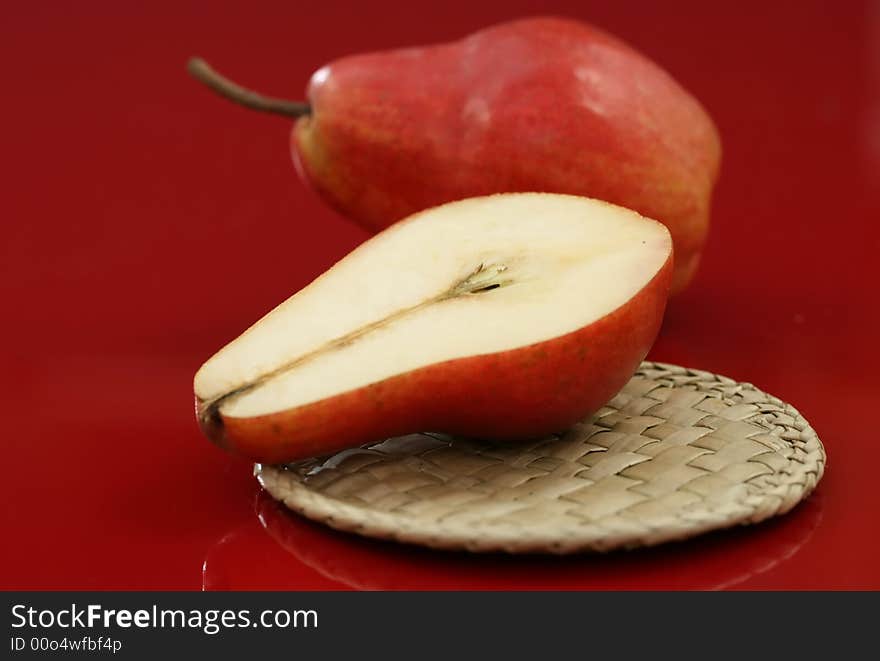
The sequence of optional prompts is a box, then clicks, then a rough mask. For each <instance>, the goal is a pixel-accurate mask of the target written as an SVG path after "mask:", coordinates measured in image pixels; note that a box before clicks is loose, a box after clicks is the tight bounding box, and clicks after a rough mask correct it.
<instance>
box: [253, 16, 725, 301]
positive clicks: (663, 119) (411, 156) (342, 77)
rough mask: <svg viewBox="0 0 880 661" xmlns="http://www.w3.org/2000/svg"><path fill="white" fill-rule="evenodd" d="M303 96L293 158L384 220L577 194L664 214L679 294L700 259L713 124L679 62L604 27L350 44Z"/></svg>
mask: <svg viewBox="0 0 880 661" xmlns="http://www.w3.org/2000/svg"><path fill="white" fill-rule="evenodd" d="M239 100H241V99H239ZM308 101H309V103H308V106H304V105H303V106H299V107H294V109H293V112H289V114H293V115H301V116H300V117H299V119H297V121H296V124H295V126H294V129H293V132H292V139H291V141H292V148H293V153H294V159H295V161H296V162H297V164H298V168H299V170H300V171H301V173H302V175H303V177H304V178H305V179H306V180H307V181H308V182H310V183H311V185H312V186H313V187H314V188H315V190H317V192H318V193H319V194H320V195H321V196H322V197H323V198H324V199H325V200H326V201H327V202H329V203H330V204H331V205H332V206H333V207H335V208H336V209H338V210H339V211H340V212H342V213H343V214H345V215H347V216H349V217H350V218H352V219H353V220H355V221H356V222H358V223H359V224H361V225H363V226H365V227H367V228H369V229H371V230H373V231H379V230H381V229H383V228H385V227H387V226H388V225H390V224H392V223H394V222H396V221H397V220H399V219H401V218H404V217H406V216H408V215H410V214H412V213H414V212H416V211H419V210H422V209H426V208H429V207H433V206H437V205H439V204H442V203H444V202H448V201H452V200H457V199H462V198H466V197H474V196H479V195H487V194H490V193H499V192H513V191H544V192H555V193H569V194H574V195H583V196H588V197H594V198H599V199H603V200H607V201H609V202H613V203H615V204H618V205H621V206H625V207H629V208H631V209H635V210H636V211H638V212H640V213H641V214H643V215H645V216H648V217H650V218H655V219H657V220H659V221H661V222H663V223H664V224H665V225H666V226H667V227H668V228H669V231H670V234H671V235H672V239H673V244H674V247H675V272H674V277H673V285H672V290H673V292H676V291H680V290H681V289H682V288H684V287H685V286H686V285H687V283H688V282H689V281H690V279H691V278H692V276H693V274H694V271H695V270H696V267H697V264H698V262H699V258H700V252H701V249H702V247H703V244H704V241H705V238H706V234H707V231H708V227H709V213H710V204H711V195H712V188H713V186H714V184H715V181H716V179H717V176H718V170H719V165H720V160H721V143H720V139H719V136H718V132H717V130H716V128H715V125H714V124H713V122H712V120H711V118H710V117H709V116H708V114H707V113H706V111H705V109H704V108H703V107H702V106H701V105H700V103H699V102H698V101H697V100H696V99H695V98H694V97H693V96H692V95H690V94H689V93H688V92H687V91H686V90H685V89H684V88H682V87H681V86H680V85H679V84H678V83H677V82H676V81H675V80H673V78H672V77H671V76H670V75H669V74H667V73H666V72H665V71H664V70H663V69H661V68H660V67H659V66H658V65H656V64H654V63H653V62H651V61H650V60H649V59H647V58H646V57H644V56H643V55H641V54H640V53H638V52H637V51H635V50H634V49H632V48H631V47H630V46H628V45H627V44H625V43H624V42H622V41H621V40H619V39H617V38H615V37H613V36H611V35H609V34H607V33H605V32H603V31H601V30H599V29H597V28H595V27H592V26H590V25H587V24H585V23H582V22H578V21H574V20H568V19H561V18H527V19H521V20H516V21H512V22H509V23H504V24H501V25H497V26H494V27H490V28H487V29H484V30H481V31H479V32H476V33H474V34H471V35H470V36H467V37H465V38H464V39H462V40H460V41H457V42H453V43H449V44H441V45H432V46H426V47H421V48H406V49H401V50H394V51H388V52H381V53H371V54H363V55H354V56H350V57H345V58H342V59H340V60H337V61H335V62H332V63H331V64H329V65H327V66H325V67H323V68H321V69H320V70H319V71H317V72H316V73H315V74H314V75H313V76H312V79H311V82H310V84H309V88H308ZM264 109H265V108H264Z"/></svg>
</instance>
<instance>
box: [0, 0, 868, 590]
mask: <svg viewBox="0 0 880 661" xmlns="http://www.w3.org/2000/svg"><path fill="white" fill-rule="evenodd" d="M351 5H354V6H351ZM538 12H543V13H546V12H554V13H562V14H566V15H570V16H576V17H582V18H585V19H588V20H591V21H593V22H595V23H596V24H598V25H600V26H602V27H605V28H606V29H608V30H610V31H611V32H613V33H615V34H618V35H619V36H621V37H623V38H625V39H627V40H628V41H630V42H631V43H633V44H634V45H635V46H636V47H638V48H639V49H640V50H642V51H643V52H645V53H646V54H648V55H649V56H651V57H653V58H654V59H656V60H657V61H658V62H659V63H660V64H662V65H663V66H664V67H666V68H667V69H669V70H670V71H671V72H672V73H673V74H674V75H675V76H676V78H678V79H679V80H680V81H681V82H682V83H683V84H684V85H685V86H686V87H687V88H689V89H690V90H691V91H692V92H693V93H695V94H696V95H697V96H698V97H699V98H700V99H701V100H702V101H703V102H704V104H705V105H706V107H707V108H708V109H709V111H710V112H711V114H712V115H713V117H714V118H715V120H716V122H717V123H718V126H719V128H720V131H721V134H722V138H723V141H724V147H725V156H724V163H723V167H722V176H721V180H720V184H719V187H718V190H717V195H716V198H715V211H714V223H713V229H712V232H711V234H710V240H709V244H708V248H707V250H706V252H705V254H704V259H703V267H702V269H701V271H700V273H699V275H698V278H697V280H696V281H695V283H694V284H693V286H692V287H691V288H690V289H689V290H688V292H687V293H685V294H684V295H682V296H681V297H679V298H678V299H676V300H675V301H674V302H673V303H672V304H671V307H670V309H669V311H668V314H667V319H666V323H665V326H664V329H663V331H662V335H661V337H660V339H659V341H658V342H657V344H656V346H655V348H654V350H653V352H652V354H651V357H652V358H654V359H657V360H664V361H669V362H674V363H680V364H683V365H687V366H691V367H698V368H702V369H707V370H711V371H715V372H719V373H722V374H726V375H729V376H731V377H734V378H737V379H740V380H746V381H751V382H753V383H755V384H756V385H758V386H759V387H761V388H763V389H765V390H767V391H768V392H771V393H773V394H775V395H777V396H779V397H781V398H783V399H786V400H788V401H790V402H792V403H793V404H794V405H795V406H797V407H798V408H799V409H800V410H801V412H802V413H804V415H805V416H806V417H807V418H808V419H809V420H810V421H811V423H812V424H813V426H814V427H815V428H816V430H817V431H818V432H819V435H820V437H821V438H822V440H823V441H824V443H825V446H826V449H827V451H828V455H829V465H828V469H827V472H826V475H825V478H824V480H823V481H822V483H821V485H820V487H819V488H818V490H817V492H816V493H815V495H814V497H813V498H811V499H810V500H809V501H808V502H807V503H805V504H804V505H803V506H801V507H798V508H797V509H796V510H794V511H793V512H792V513H791V514H790V515H788V516H786V517H783V518H780V519H779V520H777V521H774V522H770V523H767V524H762V525H760V526H756V527H753V528H749V529H740V530H734V531H729V532H725V533H718V534H713V535H709V536H706V537H704V538H702V539H698V540H693V541H691V542H684V543H679V544H674V545H669V546H666V547H661V548H656V549H651V550H646V551H638V552H632V553H623V554H615V555H610V556H606V557H594V556H582V557H575V558H565V559H559V558H509V557H499V556H483V557H473V556H468V555H464V554H456V553H439V552H433V551H427V550H421V549H415V548H409V547H404V546H396V545H393V544H388V543H380V542H373V541H368V540H362V539H358V538H355V537H352V536H349V535H345V534H341V533H337V532H333V531H330V530H325V529H324V528H322V527H320V526H317V525H315V524H312V523H309V522H306V521H303V520H300V519H298V518H296V517H295V516H292V515H289V514H287V513H285V512H283V511H281V510H279V509H278V507H277V506H276V505H275V504H274V503H273V502H271V501H269V500H267V499H265V498H264V497H261V496H259V494H258V489H257V486H256V483H255V482H254V480H253V478H252V477H251V474H250V467H249V466H248V465H247V464H246V463H243V462H241V461H239V460H236V459H233V458H231V457H227V456H225V455H224V454H223V453H222V452H220V451H219V450H217V449H215V448H213V447H212V446H210V445H209V444H208V443H207V442H206V441H204V440H203V439H202V438H201V436H200V434H199V432H198V429H197V427H196V424H195V421H194V417H193V412H192V405H191V377H192V374H193V373H194V371H195V370H196V368H197V367H198V365H199V364H200V363H201V362H202V361H203V360H204V359H205V358H206V357H208V356H209V355H210V354H211V353H213V352H214V351H215V350H216V349H217V348H218V347H219V346H220V345H222V344H224V343H225V342H226V341H228V340H229V339H231V338H232V337H234V336H235V335H237V334H238V333H239V332H240V331H241V330H242V329H243V328H244V327H245V326H247V325H248V324H250V323H251V322H252V321H253V320H254V319H256V318H257V317H258V316H259V315H260V314H262V313H263V312H265V311H266V310H267V309H269V308H270V307H271V306H273V305H274V304H276V303H278V302H280V301H281V300H283V299H284V298H285V297H287V296H288V295H289V294H290V293H291V292H293V291H294V290H296V289H298V288H300V287H302V286H303V285H305V284H306V283H307V282H308V281H309V280H310V279H311V278H313V277H314V276H315V275H317V274H318V273H320V272H321V271H323V270H324V269H325V268H327V267H328V266H329V265H330V264H332V263H333V262H334V261H335V260H336V259H338V258H339V257H340V256H341V255H343V254H345V253H346V252H348V251H349V250H350V249H351V248H353V247H354V246H356V245H357V244H358V243H359V242H360V241H362V240H363V239H364V238H365V237H366V234H365V233H364V232H363V231H361V230H360V229H358V228H356V227H355V226H354V225H352V224H350V223H349V222H347V221H345V220H344V219H342V218H339V217H338V216H336V215H335V214H334V213H333V212H332V211H330V210H329V209H327V208H326V207H325V206H324V205H323V204H322V203H321V202H320V201H318V200H317V199H316V198H315V197H314V195H313V194H312V193H311V192H309V191H308V190H306V189H305V188H304V187H303V186H302V185H301V184H300V183H299V182H298V181H297V179H296V176H295V173H294V170H293V167H292V165H291V163H290V156H289V153H288V131H289V124H288V122H287V121H285V120H283V119H277V118H270V117H265V116H257V115H253V114H249V113H247V112H246V111H244V110H240V109H238V108H234V107H230V106H227V105H224V104H223V103H221V102H220V101H218V100H216V99H214V98H212V97H211V96H210V95H208V94H207V93H206V92H204V91H203V90H202V89H200V88H198V87H197V86H196V85H195V84H194V83H193V82H192V81H190V80H189V79H188V78H187V76H186V74H185V73H184V71H183V64H184V62H185V60H186V58H187V56H189V55H190V54H193V53H201V54H203V55H205V56H206V57H210V58H211V59H212V60H213V61H214V62H215V63H216V64H217V65H218V67H219V68H221V69H223V70H225V71H226V72H228V73H229V74H230V75H232V76H234V77H237V78H239V79H241V80H243V81H247V82H249V83H251V84H252V85H254V86H255V87H259V88H261V89H265V90H266V91H267V92H270V93H275V94H277V95H287V96H295V95H297V94H299V93H300V92H301V90H303V88H304V86H305V83H306V81H307V80H308V77H309V75H310V74H311V72H312V71H313V70H315V69H317V68H318V67H319V66H320V65H321V64H323V63H324V62H326V61H329V60H331V59H334V58H336V57H338V56H340V55H343V54H346V53H351V52H358V51H365V50H374V49H382V48H387V47H396V46H402V45H408V44H415V43H424V42H430V41H438V40H447V39H451V38H456V37H458V36H460V35H462V34H464V33H467V32H469V31H471V30H474V29H477V28H479V27H482V26H484V25H487V24H490V23H493V22H496V21H499V20H502V19H505V18H510V17H513V16H519V15H526V14H530V13H538ZM0 73H2V80H3V81H4V85H5V93H4V104H3V108H2V110H0V113H2V117H3V120H4V121H3V131H2V132H0V146H2V150H3V159H2V162H0V170H2V173H0V174H2V181H3V191H4V195H3V206H2V218H3V239H2V242H0V250H2V260H0V264H2V269H3V278H2V283H0V287H2V296H3V301H4V323H3V325H2V331H0V333H2V335H3V345H2V346H3V350H2V351H3V356H2V360H3V367H4V376H3V379H2V381H0V396H2V402H3V411H4V416H3V420H4V425H3V452H4V461H3V467H4V479H3V480H2V485H3V486H2V489H3V494H2V495H3V498H2V505H0V512H2V514H0V526H2V531H3V544H2V545H0V587H3V588H14V587H19V588H147V589H149V588H181V589H201V588H203V587H204V588H208V589H230V588H231V589H236V588H284V589H340V588H358V589H385V588H395V589H396V588H424V589H433V588H489V589H498V588H527V589H528V588H576V589H593V588H602V589H607V588H700V589H710V588H740V589H756V588H758V589H761V588H856V587H861V588H875V589H876V588H880V563H877V562H876V558H877V557H878V553H880V531H878V525H877V521H878V513H877V508H878V505H880V496H878V494H880V491H878V485H877V481H876V480H875V479H874V478H873V476H874V475H875V474H876V472H877V468H876V466H875V465H874V461H875V459H873V458H872V453H873V454H875V455H876V450H875V447H876V432H875V431H874V428H873V418H874V413H875V409H876V405H877V404H876V400H877V395H878V394H880V393H878V391H877V387H876V377H875V375H876V373H877V372H878V370H880V358H878V354H877V352H876V350H875V344H876V341H877V338H878V336H880V313H878V308H877V305H876V298H877V296H876V291H875V285H876V283H877V281H878V277H877V275H876V274H877V266H876V257H875V254H876V251H877V247H878V239H880V225H878V220H880V181H878V174H877V173H878V172H880V4H878V3H877V2H857V1H854V2H847V3H820V2H801V3H758V2H747V3H742V2H736V3H733V2H731V3H723V4H722V3H702V2H696V1H694V2H671V3H656V5H654V3H643V2H635V0H633V1H632V2H618V3H580V2H568V3H566V2H555V3H554V2H550V3H547V2H543V3H537V2H524V1H517V0H506V1H505V2H504V3H500V2H499V3H494V2H486V3H473V2H451V3H442V4H439V5H435V6H428V5H423V4H419V3H404V2H390V1H386V2H374V3H362V5H356V4H355V3H350V4H349V3H335V2H324V3H308V4H303V3H289V2H277V3H269V4H264V3H261V5H260V7H259V9H257V8H250V9H248V5H246V4H245V3H241V4H239V5H233V4H229V3H227V4H224V5H222V6H218V5H216V3H210V4H209V3H204V4H197V3H180V2H174V3H172V2H156V3H149V6H145V7H142V8H131V7H127V6H123V4H120V3H110V2H105V3H89V5H88V7H85V6H79V5H77V7H76V8H74V7H73V6H72V5H71V6H67V5H66V4H63V3H57V6H52V5H51V4H49V5H47V4H46V3H43V4H42V5H41V6H36V5H34V6H31V7H25V6H23V5H19V6H16V7H14V8H12V7H11V6H10V7H7V8H4V9H3V10H2V20H0Z"/></svg>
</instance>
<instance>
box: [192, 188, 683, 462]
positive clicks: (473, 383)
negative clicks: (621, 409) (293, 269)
mask: <svg viewBox="0 0 880 661" xmlns="http://www.w3.org/2000/svg"><path fill="white" fill-rule="evenodd" d="M664 267H671V241H670V237H669V233H668V232H667V230H666V229H665V227H664V226H663V225H661V224H660V223H657V222H654V221H652V220H648V219H645V218H642V217H641V216H639V215H638V214H636V213H634V212H632V211H629V210H626V209H623V208H621V207H617V206H613V205H611V204H607V203H604V202H600V201H597V200H591V199H587V198H579V197H573V196H565V195H551V194H539V193H522V194H506V195H495V196H490V197H484V198H473V199H469V200H463V201H461V202H454V203H451V204H447V205H444V206H441V207H437V208H435V209H431V210H428V211H425V212H421V213H419V214H416V215H415V216H412V217H410V218H409V219H407V220H404V221H402V222H400V223H398V224H397V225H394V226H392V227H391V228H389V229H387V230H385V231H384V232H382V233H381V234H378V235H377V236H375V237H373V238H372V239H370V240H369V241H367V242H366V243H364V244H362V245H361V246H360V247H359V248H357V249H356V250H354V251H353V252H352V253H350V254H349V255H348V256H347V257H345V258H344V259H342V260H341V261H340V262H338V263H337V264H336V265H335V266H333V267H332V268H331V269H330V270H329V271H327V272H326V273H324V274H323V275H322V276H320V277H319V278H317V279H316V280H315V281H314V282H312V283H311V284H310V285H308V286H307V287H305V288H304V289H302V290H301V291H299V292H298V293H296V294H295V295H294V296H292V297H291V298H289V299H288V300H287V301H285V302H284V303H282V304H281V305H279V306H278V307H277V308H275V309H274V310H272V311H271V312H269V313H268V314H267V315H266V316H265V317H263V318H262V319H261V320H260V321H258V322H257V323H256V324H255V325H253V326H252V327H251V328H249V329H248V330H247V331H245V333H243V334H242V335H241V336H240V337H239V338H238V339H236V340H234V341H233V342H231V343H230V344H229V345H227V346H226V347H224V348H223V349H222V350H220V351H219V352H218V353H217V354H216V355H215V356H214V357H212V358H211V359H210V360H208V361H207V362H206V363H205V364H204V365H203V366H202V367H201V369H200V370H199V371H198V373H197V374H196V377H195V384H194V388H195V394H196V398H197V405H198V415H199V418H200V422H201V423H202V426H203V428H204V429H205V430H206V432H207V433H208V435H209V436H212V437H213V438H214V440H220V439H219V438H218V437H219V436H223V435H224V430H223V428H224V427H226V426H228V425H229V424H230V423H231V422H235V423H236V428H237V430H238V431H237V432H236V433H237V434H240V433H241V430H245V432H244V433H245V435H247V429H248V424H247V421H248V420H254V421H257V420H262V421H263V422H267V421H269V422H270V423H271V424H269V426H268V428H264V427H266V425H255V426H254V429H257V427H260V429H261V431H259V434H262V435H263V436H266V435H267V434H268V435H269V436H271V437H272V438H274V439H276V440H277V442H279V443H280V444H282V445H284V446H291V444H293V445H295V444H296V443H295V440H296V439H295V437H296V435H297V434H298V429H297V428H295V427H297V426H298V425H300V424H301V423H302V422H303V421H300V422H299V423H296V421H294V420H292V419H290V417H289V416H287V417H286V418H285V420H283V421H281V420H275V421H274V422H272V421H270V420H269V418H271V417H272V416H273V415H274V414H278V413H282V412H290V411H293V410H305V409H308V408H309V407H310V406H312V405H315V404H319V403H323V405H324V409H326V408H327V405H328V403H329V402H332V400H333V399H334V398H337V397H338V396H339V395H341V394H343V393H349V394H350V393H356V392H358V391H360V390H364V392H366V391H367V390H369V388H370V387H371V386H374V385H375V384H380V383H383V382H389V380H392V379H394V378H396V377H399V376H401V375H405V374H408V373H416V372H419V371H424V370H426V369H427V370H430V369H432V367H433V368H438V369H441V370H443V371H445V372H446V376H445V377H444V378H445V379H446V381H449V380H458V381H461V380H462V379H464V380H465V381H467V382H468V384H470V385H468V386H467V387H470V388H474V389H478V388H479V387H480V379H479V378H476V377H475V378H471V376H472V375H473V374H474V370H478V371H479V369H482V368H481V367H480V365H479V361H477V363H474V364H475V365H476V367H471V368H469V369H470V372H466V373H463V374H460V373H458V372H457V371H456V369H454V368H453V369H451V370H449V369H448V367H449V366H455V365H456V364H463V363H462V360H463V359H470V358H475V357H480V356H496V357H497V356H503V355H505V354H508V353H511V352H516V351H520V350H524V349H527V348H528V347H532V346H535V347H540V346H542V345H543V344H545V343H548V342H550V343H552V341H553V340H555V339H557V338H563V337H565V336H568V335H570V334H572V333H575V332H576V331H578V330H580V329H584V328H587V327H590V326H591V325H594V324H596V322H598V321H600V320H602V319H603V318H606V317H608V316H609V315H610V314H611V313H613V312H615V311H616V310H618V309H619V308H621V306H623V305H624V304H626V303H627V302H628V301H631V300H632V299H634V297H636V296H637V295H638V294H639V293H640V292H641V291H642V290H643V289H644V288H645V287H646V285H648V284H649V283H651V282H652V281H654V280H656V279H657V277H658V274H661V272H663V271H664ZM666 270H668V268H667V269H666ZM667 285H668V283H667ZM666 289H668V286H667V287H666ZM665 295H666V291H664V287H663V285H662V283H661V284H660V286H659V287H658V294H657V296H655V297H654V298H658V299H662V301H660V304H659V315H658V313H656V312H655V311H654V310H655V309H656V308H657V307H658V304H657V302H656V301H655V300H654V298H652V299H651V305H652V307H651V310H652V313H651V315H648V316H649V317H650V319H649V320H648V321H647V322H645V323H648V324H654V326H655V327H654V328H653V329H648V331H647V332H648V334H650V335H651V337H650V341H652V340H653V335H654V334H655V333H656V326H657V325H659V316H662V307H663V303H665ZM620 330H622V331H626V332H630V333H631V334H632V332H633V331H631V330H627V329H620ZM608 332H611V333H613V332H615V329H614V328H610V329H608ZM585 341H586V342H590V339H589V337H587V338H585ZM650 341H649V342H648V346H650ZM634 344H638V348H637V349H636V348H633V351H636V350H638V351H639V352H641V353H642V354H644V352H646V351H647V347H644V346H643V345H644V344H645V341H644V340H642V341H640V342H637V343H634ZM618 345H621V346H627V341H626V338H621V340H620V342H618V343H616V344H615V345H614V346H618ZM589 348H590V347H588V346H587V347H582V353H583V352H584V351H588V350H589ZM643 357H644V355H640V356H637V357H636V363H635V365H637V364H638V362H637V361H638V360H641V359H642V358H643ZM613 358H614V357H612V356H609V357H608V359H609V360H611V359H613ZM600 359H601V357H600ZM535 360H539V357H537V356H536V358H535ZM629 362H632V361H631V360H630V361H629ZM635 365H633V366H632V369H635ZM443 366H445V367H443ZM511 367H513V365H512V366H511ZM496 376H497V375H496ZM521 376H523V375H522V374H517V373H516V372H515V371H511V373H510V374H508V375H506V376H505V377H504V378H506V379H510V380H516V379H518V378H520V377H521ZM625 376H626V377H627V378H628V376H629V374H627V375H625ZM446 381H441V383H445V382H446ZM624 382H625V379H624ZM487 385H488V384H487ZM620 385H622V383H621V384H620ZM533 387H534V388H540V387H542V385H541V384H533ZM450 388H452V389H453V390H456V391H459V390H461V385H460V384H458V385H456V384H454V383H450ZM610 394H613V393H610ZM441 395H442V393H441ZM458 397H459V399H456V400H455V402H453V401H452V400H449V399H447V400H446V403H447V405H452V404H453V403H454V404H455V406H456V407H457V408H460V407H461V406H467V395H466V393H465V394H461V393H459V395H458ZM499 397H500V399H502V400H503V398H504V397H503V393H500V395H499ZM382 399H383V401H382V402H377V407H378V408H377V409H376V411H375V415H379V414H380V410H381V415H385V416H390V418H391V419H392V420H393V419H394V418H395V416H397V413H395V406H396V401H395V398H394V397H393V392H392V393H391V396H390V397H389V393H388V392H386V393H385V395H384V396H383V398H382ZM404 399H406V398H400V397H398V398H397V400H398V401H399V402H401V403H402V402H403V401H404ZM439 399H440V400H442V399H443V397H442V396H440V397H439ZM541 400H542V398H541V397H537V398H536V405H540V401H541ZM408 405H411V404H408ZM500 405H501V406H503V405H504V404H503V402H501V403H500ZM340 406H342V404H340ZM331 408H332V406H331ZM337 413H338V415H340V416H345V415H347V412H346V410H344V408H340V409H339V410H338V411H337ZM351 413H352V414H354V412H353V411H352V412H351ZM417 413H418V412H413V411H407V412H400V415H399V416H398V417H399V418H400V419H401V421H403V420H406V421H407V422H408V423H409V424H413V423H414V421H415V420H420V421H423V422H424V423H425V424H428V423H433V424H434V425H436V427H435V428H433V429H434V430H436V431H447V430H446V429H444V428H443V419H442V417H443V412H442V411H433V412H431V414H430V415H427V414H426V416H422V417H421V418H420V417H419V415H417ZM449 413H450V418H451V419H454V418H456V414H455V412H452V411H450V412H449ZM584 413H586V411H585V412H584ZM357 415H366V414H365V413H363V412H362V411H361V412H359V413H357ZM370 415H372V414H370ZM537 415H538V417H540V412H538V413H537ZM437 417H440V418H441V419H434V418H437ZM548 424H549V421H548ZM365 426H366V427H370V425H369V424H366V425H365ZM374 426H375V427H376V430H377V431H376V433H380V432H384V431H388V430H390V429H396V427H394V425H393V424H392V425H390V426H389V425H388V424H384V425H383V424H378V425H374ZM401 426H405V425H404V424H403V422H401ZM380 428H381V429H380ZM306 431H308V433H309V434H312V435H314V433H315V430H314V429H309V430H306ZM402 431H426V430H424V429H410V430H402ZM453 431H460V430H453ZM548 431H549V430H548ZM255 433H257V432H255ZM507 435H509V434H506V433H505V434H500V436H502V437H504V436H507ZM367 440H375V439H367ZM265 441H266V443H271V442H273V441H272V440H271V439H269V438H266V439H265ZM362 442H365V440H364V438H361V437H357V438H351V439H350V441H349V440H347V439H333V442H332V443H331V442H330V440H329V439H328V449H330V448H329V445H334V444H335V445H338V446H339V447H344V446H345V445H346V444H347V443H349V444H359V443H362ZM318 445H319V446H320V443H319V444H318ZM310 447H311V446H310ZM282 454H283V453H282Z"/></svg>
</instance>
